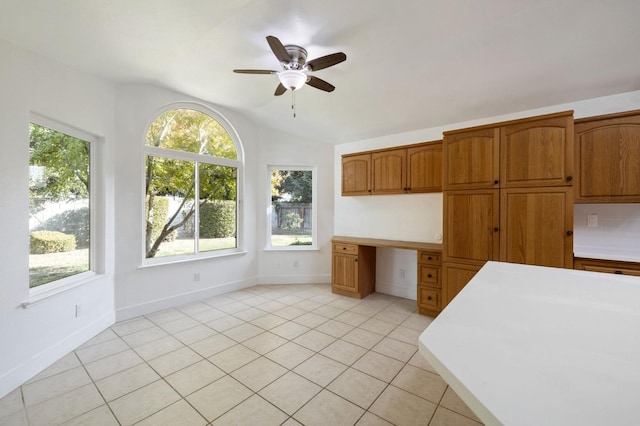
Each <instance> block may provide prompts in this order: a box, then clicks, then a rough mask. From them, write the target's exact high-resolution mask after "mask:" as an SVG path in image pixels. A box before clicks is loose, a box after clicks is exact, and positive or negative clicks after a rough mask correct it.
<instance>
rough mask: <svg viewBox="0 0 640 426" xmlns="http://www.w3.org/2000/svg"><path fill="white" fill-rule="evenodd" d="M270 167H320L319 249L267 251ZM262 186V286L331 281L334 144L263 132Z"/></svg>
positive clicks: (260, 176)
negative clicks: (268, 170)
mask: <svg viewBox="0 0 640 426" xmlns="http://www.w3.org/2000/svg"><path fill="white" fill-rule="evenodd" d="M293 119H294V118H292V120H293ZM269 165H276V166H315V167H316V168H317V174H316V180H317V192H318V193H317V206H316V208H317V210H318V212H317V222H318V223H317V224H316V226H317V246H318V249H317V250H299V251H282V250H280V251H277V250H265V246H266V239H267V237H266V236H267V232H268V227H267V219H266V212H267V209H268V208H269V205H270V204H269V203H268V195H269V194H270V191H269V190H268V188H269V186H270V183H271V182H270V179H269V178H268V174H267V167H268V166H269ZM258 173H259V179H258V185H259V187H260V188H264V189H263V193H262V195H261V198H260V201H261V202H260V209H259V212H260V214H259V215H258V234H257V239H258V242H257V245H258V247H257V248H258V251H259V258H260V261H259V264H260V272H259V275H260V283H261V284H275V283H277V284H296V283H303V284H304V283H329V282H331V237H332V233H333V176H334V171H333V145H329V144H324V143H320V142H317V141H309V140H301V139H300V138H299V137H291V136H287V135H283V134H278V133H276V132H274V131H271V130H266V129H265V130H263V131H262V132H261V133H260V160H259V165H258Z"/></svg>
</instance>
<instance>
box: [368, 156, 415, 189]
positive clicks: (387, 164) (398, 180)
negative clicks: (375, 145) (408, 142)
mask: <svg viewBox="0 0 640 426" xmlns="http://www.w3.org/2000/svg"><path fill="white" fill-rule="evenodd" d="M406 159H407V150H406V149H393V150H388V151H382V152H376V153H373V154H371V165H372V170H373V178H372V182H373V183H372V193H373V194H402V193H404V192H405V188H406V184H407V175H406V167H405V163H406V161H407V160H406Z"/></svg>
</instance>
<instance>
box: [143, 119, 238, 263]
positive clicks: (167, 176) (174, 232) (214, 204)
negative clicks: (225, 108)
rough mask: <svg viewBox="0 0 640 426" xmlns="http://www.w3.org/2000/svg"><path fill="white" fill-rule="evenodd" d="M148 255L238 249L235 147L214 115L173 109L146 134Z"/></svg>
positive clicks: (152, 256) (156, 255)
mask: <svg viewBox="0 0 640 426" xmlns="http://www.w3.org/2000/svg"><path fill="white" fill-rule="evenodd" d="M145 146H146V148H145V150H146V151H147V154H146V169H145V172H146V173H145V257H146V258H147V259H150V258H162V257H168V256H188V255H198V254H199V253H205V252H214V251H216V250H225V249H235V248H237V246H238V244H237V233H238V232H237V229H238V226H237V225H238V224H237V217H238V207H237V199H238V194H237V192H238V191H237V189H238V188H237V186H238V175H239V173H238V171H239V167H240V166H241V163H240V161H238V160H237V157H238V155H237V151H236V146H235V144H234V142H233V140H232V139H231V136H230V135H229V133H227V131H226V130H225V128H224V127H223V126H222V125H221V124H220V123H219V122H218V121H217V120H215V119H214V118H213V117H211V116H210V115H208V114H205V113H204V112H201V111H196V110H192V109H187V108H181V109H173V110H170V111H168V112H166V113H164V114H162V115H160V116H159V117H158V118H157V119H156V120H154V122H153V123H152V124H151V126H150V127H149V129H148V131H147V135H146V138H145Z"/></svg>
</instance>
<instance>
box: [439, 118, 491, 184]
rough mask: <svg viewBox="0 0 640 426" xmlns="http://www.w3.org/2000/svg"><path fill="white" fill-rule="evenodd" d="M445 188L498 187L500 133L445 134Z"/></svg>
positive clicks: (477, 130) (484, 130) (476, 130)
mask: <svg viewBox="0 0 640 426" xmlns="http://www.w3.org/2000/svg"><path fill="white" fill-rule="evenodd" d="M444 146H445V148H444V170H445V174H444V189H445V190H446V191H452V190H456V189H492V188H498V183H499V181H498V179H499V176H500V169H499V159H500V130H499V129H498V128H488V129H474V130H469V131H465V132H460V133H458V132H455V133H454V132H451V133H445V137H444Z"/></svg>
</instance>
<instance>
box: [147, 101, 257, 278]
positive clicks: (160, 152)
mask: <svg viewBox="0 0 640 426" xmlns="http://www.w3.org/2000/svg"><path fill="white" fill-rule="evenodd" d="M175 109H191V110H195V111H198V112H201V113H203V114H206V115H208V116H210V117H211V118H213V119H214V120H216V121H217V122H218V123H219V124H220V125H221V126H222V127H223V128H224V129H225V130H226V132H227V133H228V134H229V137H230V138H231V141H232V142H233V144H234V146H235V149H236V154H237V159H235V160H231V159H228V158H221V157H214V156H211V155H204V154H196V153H191V152H186V151H177V150H172V149H167V148H159V147H153V146H148V145H147V144H146V143H145V138H146V135H147V132H148V131H149V128H150V127H151V125H152V124H153V123H154V122H155V120H157V119H158V118H160V116H162V114H165V113H166V112H169V111H172V110H175ZM141 143H142V146H143V157H142V167H141V171H142V173H141V178H142V179H141V187H140V188H141V195H142V197H141V204H142V211H143V212H144V210H145V198H146V192H145V173H144V170H145V167H146V164H145V163H146V157H147V156H148V155H152V156H157V157H163V158H172V159H176V160H186V161H194V162H198V163H204V164H212V165H219V166H227V167H235V168H236V169H237V181H236V247H235V248H230V249H221V250H215V251H207V252H203V253H198V252H196V253H194V254H184V255H174V256H164V257H159V258H155V257H154V258H147V257H146V253H145V228H146V223H145V217H144V214H142V218H141V227H142V228H141V229H142V241H141V258H142V261H141V265H142V266H143V267H145V266H154V265H162V264H168V263H179V262H188V261H193V260H198V259H207V258H215V257H222V256H229V255H235V254H240V253H245V250H244V242H243V241H244V238H243V235H244V234H243V222H242V217H243V214H242V210H243V205H244V203H243V194H244V148H243V146H242V142H241V140H240V137H239V135H238V133H237V131H236V129H235V128H234V126H233V125H232V124H231V123H230V122H229V120H228V119H227V118H226V117H225V116H224V115H222V114H221V113H220V112H218V111H216V110H215V109H213V108H211V107H209V106H206V105H203V104H200V103H197V102H175V103H171V104H168V105H165V106H164V107H162V108H160V109H159V110H157V111H156V112H155V113H154V114H153V116H152V118H151V119H150V120H149V122H148V123H147V125H146V126H145V128H144V132H143V134H142V137H141ZM196 220H198V218H197V213H196ZM196 223H197V222H196Z"/></svg>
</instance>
